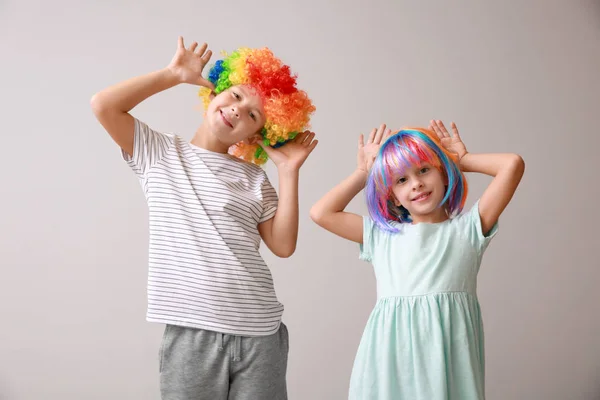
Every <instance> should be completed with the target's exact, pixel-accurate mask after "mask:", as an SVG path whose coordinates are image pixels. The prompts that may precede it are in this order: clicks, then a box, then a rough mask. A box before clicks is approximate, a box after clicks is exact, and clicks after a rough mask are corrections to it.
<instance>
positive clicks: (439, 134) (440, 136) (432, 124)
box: [430, 120, 444, 139]
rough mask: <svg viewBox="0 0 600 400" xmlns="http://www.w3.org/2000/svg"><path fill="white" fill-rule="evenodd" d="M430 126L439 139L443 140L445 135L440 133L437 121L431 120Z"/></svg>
mask: <svg viewBox="0 0 600 400" xmlns="http://www.w3.org/2000/svg"><path fill="white" fill-rule="evenodd" d="M430 126H431V129H432V130H433V131H434V132H435V134H436V135H437V136H438V138H440V139H443V138H444V135H443V134H442V132H441V131H440V128H439V127H438V125H437V122H436V121H435V120H431V122H430Z"/></svg>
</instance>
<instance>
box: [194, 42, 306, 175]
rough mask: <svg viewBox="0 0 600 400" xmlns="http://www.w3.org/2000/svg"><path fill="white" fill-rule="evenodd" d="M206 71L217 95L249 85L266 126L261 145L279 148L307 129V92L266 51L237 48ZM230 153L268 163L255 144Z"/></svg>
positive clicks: (204, 93) (204, 94)
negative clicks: (236, 87)
mask: <svg viewBox="0 0 600 400" xmlns="http://www.w3.org/2000/svg"><path fill="white" fill-rule="evenodd" d="M223 55H224V59H222V60H219V61H217V62H216V63H215V64H214V65H213V66H212V68H211V69H210V71H209V75H208V80H209V81H211V82H212V83H213V84H214V85H215V90H214V92H215V93H216V94H219V93H221V92H223V91H224V90H226V89H228V88H230V87H232V86H236V85H248V86H251V87H252V88H253V89H254V90H256V92H257V93H258V94H259V96H260V97H261V98H262V101H263V105H264V111H265V118H266V123H265V126H264V127H263V129H262V132H261V133H262V136H263V143H264V144H265V145H270V146H272V147H279V146H282V145H283V144H285V143H286V142H287V141H289V140H292V139H293V138H294V137H295V136H296V135H297V134H298V133H300V132H303V131H304V130H305V129H307V128H308V127H309V120H310V116H311V114H312V113H313V112H314V111H315V107H314V106H313V104H312V101H311V100H310V99H309V98H308V95H307V94H306V92H304V91H301V90H298V89H297V88H296V76H295V75H292V73H291V70H290V67H289V66H287V65H284V64H283V63H282V62H281V60H280V59H278V58H276V57H275V56H274V55H273V52H272V51H271V50H269V49H268V48H263V49H249V48H239V49H237V50H236V51H234V52H233V53H231V54H229V55H228V54H226V53H224V54H223ZM210 94H211V91H210V89H207V88H201V89H200V93H199V95H200V97H201V98H202V100H203V102H204V108H205V109H206V108H207V107H208V104H209V103H210ZM229 153H230V154H233V155H235V156H237V157H240V158H242V159H244V160H246V161H249V162H252V163H255V164H264V163H265V162H266V161H267V158H268V157H267V154H266V152H265V151H264V150H263V149H262V147H260V146H259V145H258V144H254V145H249V144H246V143H237V144H235V145H233V146H231V148H230V149H229Z"/></svg>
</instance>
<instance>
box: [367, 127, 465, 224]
mask: <svg viewBox="0 0 600 400" xmlns="http://www.w3.org/2000/svg"><path fill="white" fill-rule="evenodd" d="M423 163H429V164H431V165H432V166H433V167H434V168H437V169H438V170H439V171H440V172H441V173H442V175H443V176H444V177H445V181H446V182H447V185H446V194H445V195H444V198H443V199H442V202H441V203H440V207H441V206H444V205H445V206H446V207H447V210H448V214H449V216H450V217H451V218H452V217H454V216H456V215H458V214H459V213H460V212H461V211H462V209H463V207H464V205H465V201H466V199H467V192H468V186H467V181H466V179H465V176H464V175H463V173H462V171H461V170H460V167H459V166H458V158H457V156H456V155H455V154H453V153H450V152H448V151H447V150H446V149H444V148H443V147H442V146H441V143H440V140H439V138H438V137H437V135H436V134H435V133H434V132H432V131H430V130H428V129H423V128H408V129H403V130H401V131H399V132H398V133H396V134H395V135H393V136H391V137H389V138H388V139H387V140H386V141H385V142H384V143H383V144H382V145H381V147H380V149H379V153H378V154H377V157H376V158H375V162H374V163H373V166H372V167H371V171H370V173H369V177H368V179H367V186H366V190H365V191H366V197H367V207H368V209H369V215H370V216H371V218H372V219H373V221H374V222H375V223H376V224H377V226H379V227H380V228H381V229H383V230H385V231H388V232H394V233H395V232H398V231H399V230H400V226H399V225H398V224H397V223H398V222H400V223H406V222H412V218H411V216H410V214H409V212H408V210H406V208H404V207H402V206H396V204H394V200H393V196H392V186H393V184H394V181H393V179H394V176H398V175H401V174H403V173H404V171H405V170H406V168H408V167H410V166H413V165H417V166H419V165H421V164H423Z"/></svg>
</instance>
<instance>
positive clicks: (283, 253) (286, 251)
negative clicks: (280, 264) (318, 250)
mask: <svg viewBox="0 0 600 400" xmlns="http://www.w3.org/2000/svg"><path fill="white" fill-rule="evenodd" d="M295 252H296V245H293V246H289V247H286V248H282V249H279V251H277V252H276V253H275V255H276V256H277V257H279V258H290V257H291V256H292V255H294V253H295Z"/></svg>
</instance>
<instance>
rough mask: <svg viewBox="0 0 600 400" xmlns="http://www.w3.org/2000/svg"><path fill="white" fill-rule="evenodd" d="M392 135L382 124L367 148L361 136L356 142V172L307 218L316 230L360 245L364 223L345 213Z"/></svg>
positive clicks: (373, 133)
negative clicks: (378, 153)
mask: <svg viewBox="0 0 600 400" xmlns="http://www.w3.org/2000/svg"><path fill="white" fill-rule="evenodd" d="M390 135H391V131H390V130H389V129H386V126H385V124H384V125H381V126H380V127H379V129H373V130H372V131H371V134H370V135H369V138H368V140H367V144H366V145H365V144H364V138H363V135H360V137H359V139H358V156H357V168H356V170H355V171H354V172H353V173H352V174H351V175H350V176H349V177H347V178H346V179H344V180H343V181H342V182H340V183H339V184H338V185H337V186H335V187H334V188H333V189H331V190H330V191H329V192H328V193H327V194H326V195H325V196H323V198H321V200H319V201H318V202H317V203H315V205H314V206H312V208H311V210H310V217H311V218H312V220H313V221H314V222H315V223H316V224H317V225H319V226H321V227H323V228H325V229H327V230H328V231H329V232H332V233H334V234H336V235H338V236H341V237H343V238H344V239H348V240H352V241H353V242H357V243H361V244H362V242H363V219H362V217H361V216H360V215H357V214H353V213H349V212H346V211H344V210H345V208H346V206H348V203H350V201H352V199H353V198H354V197H355V196H356V195H357V194H358V193H360V191H361V190H362V189H363V188H364V187H365V184H366V182H367V176H368V172H369V170H370V169H371V166H372V165H373V161H374V160H375V157H376V155H377V151H378V150H379V147H380V146H381V144H382V143H383V142H384V141H385V140H386V139H387V138H388V137H389V136H390Z"/></svg>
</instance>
